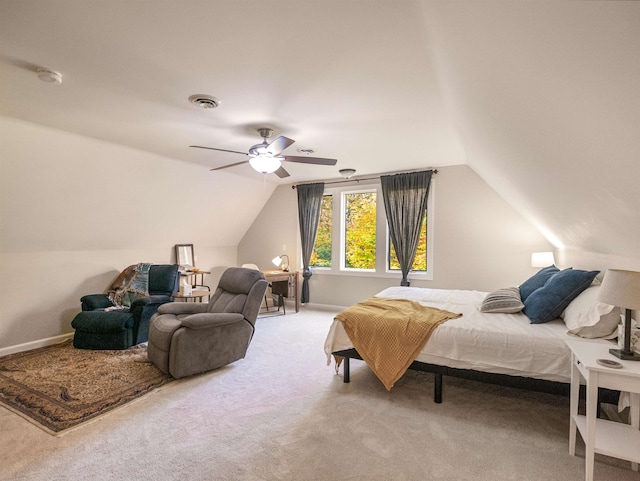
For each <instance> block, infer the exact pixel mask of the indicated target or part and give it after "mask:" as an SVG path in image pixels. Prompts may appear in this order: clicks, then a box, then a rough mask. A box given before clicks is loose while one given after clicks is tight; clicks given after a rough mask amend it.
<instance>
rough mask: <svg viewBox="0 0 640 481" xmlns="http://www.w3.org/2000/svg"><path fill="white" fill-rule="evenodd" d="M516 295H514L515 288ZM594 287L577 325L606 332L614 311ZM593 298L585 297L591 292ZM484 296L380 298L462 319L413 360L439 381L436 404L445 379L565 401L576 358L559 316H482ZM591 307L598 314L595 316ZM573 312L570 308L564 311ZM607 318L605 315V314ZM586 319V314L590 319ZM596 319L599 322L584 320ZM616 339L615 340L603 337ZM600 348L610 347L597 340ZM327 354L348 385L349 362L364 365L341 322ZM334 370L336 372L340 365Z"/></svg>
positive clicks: (401, 292) (439, 293)
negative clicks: (510, 388) (523, 390)
mask: <svg viewBox="0 0 640 481" xmlns="http://www.w3.org/2000/svg"><path fill="white" fill-rule="evenodd" d="M516 289H517V288H516ZM597 289H598V287H597V286H594V288H592V289H585V292H584V294H580V295H579V296H577V298H575V301H574V302H575V304H576V305H575V306H572V307H574V309H573V310H574V311H575V310H578V311H579V312H578V313H577V314H575V315H574V314H572V318H573V317H576V315H577V316H578V317H580V318H581V319H583V320H582V326H579V327H585V326H586V324H589V326H586V327H587V328H590V329H593V328H594V325H595V324H597V323H598V321H600V319H601V318H602V319H603V320H604V318H605V317H607V318H608V323H609V326H608V327H607V328H606V329H605V331H607V332H608V331H613V330H615V329H616V326H617V318H618V317H617V316H618V313H617V312H613V306H606V305H604V306H603V305H602V304H601V303H598V302H597V300H596V296H597ZM587 291H588V292H587ZM488 294H489V293H487V292H481V291H470V290H448V289H427V288H415V287H389V288H387V289H384V290H383V291H381V292H379V293H378V294H376V296H375V297H376V298H382V299H408V300H411V301H415V302H417V303H419V304H421V305H423V306H430V307H434V308H438V309H443V310H446V311H451V312H455V313H460V314H462V316H461V317H459V318H456V319H450V320H448V321H446V322H444V323H443V324H441V325H439V326H438V327H437V328H436V329H435V330H434V331H433V333H432V334H431V336H430V337H429V338H428V340H427V342H426V344H424V347H423V348H422V350H420V352H419V353H418V355H417V356H416V357H415V360H414V362H413V364H411V366H410V367H409V368H410V369H417V370H421V371H427V372H433V373H434V374H435V384H434V401H435V402H441V401H442V383H443V375H450V376H457V377H464V378H471V379H477V380H480V381H484V382H492V383H497V384H502V385H508V386H514V387H519V388H526V389H533V390H538V391H544V392H551V393H555V394H564V395H568V393H569V383H570V375H571V355H570V351H569V348H568V347H567V344H566V339H567V336H570V335H576V334H574V333H577V334H578V335H579V334H580V330H579V329H573V332H574V333H569V332H568V331H569V329H568V324H567V322H565V320H564V319H563V318H561V317H560V316H556V317H555V318H554V319H552V320H549V321H545V322H543V323H537V324H533V323H532V322H531V319H530V318H529V317H528V316H527V315H525V314H524V313H523V312H522V311H520V312H513V313H502V312H500V313H496V312H481V310H480V308H481V305H482V304H483V302H484V301H485V300H486V299H487V297H488ZM594 307H595V308H596V312H595V313H593V312H592V311H593V310H594ZM565 310H566V311H569V308H568V307H565V308H564V309H563V314H564V312H565ZM605 311H606V312H605ZM585 312H587V314H585ZM585 318H590V319H595V320H596V322H592V321H591V320H585ZM583 337H611V333H610V332H609V334H608V335H603V334H602V333H601V332H599V333H598V336H594V335H584V333H583ZM598 342H603V343H610V342H611V341H609V340H605V339H600V340H599V341H598ZM324 350H325V353H326V355H327V362H328V363H329V364H330V363H331V362H332V361H334V360H335V359H336V358H335V356H338V358H339V360H341V361H342V363H343V369H344V382H349V381H350V372H349V370H350V362H349V361H350V359H362V356H361V355H360V353H358V351H357V350H356V349H355V348H354V346H353V343H352V341H351V339H350V338H349V336H348V335H347V333H346V331H345V329H344V326H343V324H342V322H340V321H339V320H337V319H334V321H333V323H332V325H331V327H330V329H329V333H328V335H327V337H326V341H325V345H324ZM336 370H337V365H336Z"/></svg>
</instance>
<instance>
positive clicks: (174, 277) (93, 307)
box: [71, 264, 180, 349]
mask: <svg viewBox="0 0 640 481" xmlns="http://www.w3.org/2000/svg"><path fill="white" fill-rule="evenodd" d="M179 280H180V274H179V273H178V265H177V264H165V265H160V264H154V265H152V266H151V267H150V268H149V273H148V292H149V296H146V297H140V298H137V299H136V300H134V301H133V302H132V303H131V305H130V306H129V308H127V309H116V310H109V308H113V307H115V306H114V303H113V302H112V301H111V300H110V299H109V295H108V294H89V295H86V296H83V297H82V298H81V299H80V301H81V306H82V312H80V313H79V314H78V315H77V316H76V317H75V318H74V319H73V321H72V322H71V326H72V327H73V328H74V329H75V334H74V337H73V345H74V347H76V348H78V349H128V348H129V347H131V346H133V345H136V344H140V343H141V342H146V341H147V339H148V338H149V321H150V320H151V317H152V316H153V315H154V314H155V312H156V311H157V310H158V307H160V306H161V305H162V304H166V303H167V302H172V301H173V297H171V296H172V294H173V293H174V292H176V291H177V290H178V283H179Z"/></svg>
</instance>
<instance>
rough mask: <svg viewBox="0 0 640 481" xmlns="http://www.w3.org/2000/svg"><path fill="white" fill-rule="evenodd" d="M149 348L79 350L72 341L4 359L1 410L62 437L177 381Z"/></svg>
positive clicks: (0, 368) (0, 376)
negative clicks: (152, 356) (155, 361)
mask: <svg viewBox="0 0 640 481" xmlns="http://www.w3.org/2000/svg"><path fill="white" fill-rule="evenodd" d="M172 380H173V378H172V377H171V376H168V375H166V374H163V373H162V372H160V371H159V370H158V369H157V368H156V367H155V366H154V365H153V364H151V363H150V362H149V361H148V359H147V349H146V347H145V346H144V345H141V346H134V347H132V348H131V349H127V350H122V351H92V350H85V349H75V348H74V347H73V345H72V341H71V340H69V341H67V342H64V343H61V344H57V345H54V346H49V347H45V348H40V349H34V350H32V351H26V352H21V353H16V354H12V355H9V356H4V357H1V358H0V405H2V406H4V407H6V408H8V409H10V410H12V411H14V412H15V413H17V414H20V415H21V416H23V417H24V418H25V419H27V420H29V421H31V422H33V423H34V424H36V425H37V426H39V427H41V428H42V429H44V430H45V431H47V432H49V433H52V434H62V433H64V432H65V431H67V430H69V429H72V428H75V427H78V426H80V425H81V424H83V423H86V422H89V421H91V420H94V419H96V418H97V417H99V416H101V415H103V414H105V413H107V412H109V411H111V410H113V409H115V408H118V407H120V406H123V405H124V404H126V403H129V402H131V401H133V400H135V399H138V398H140V397H141V396H143V395H145V394H147V393H149V392H151V391H152V390H154V389H156V388H158V387H160V386H162V385H163V384H166V383H168V382H170V381H172Z"/></svg>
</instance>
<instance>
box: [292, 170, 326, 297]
mask: <svg viewBox="0 0 640 481" xmlns="http://www.w3.org/2000/svg"><path fill="white" fill-rule="evenodd" d="M296 189H297V191H298V222H299V224H300V240H301V244H302V264H303V271H302V296H301V298H300V302H302V303H303V304H305V303H307V302H309V279H310V278H311V276H312V272H311V269H310V268H309V261H310V260H311V254H312V253H313V248H314V246H315V243H316V234H317V233H318V221H319V219H320V208H321V207H322V196H323V195H324V182H318V183H315V184H303V185H298V186H296Z"/></svg>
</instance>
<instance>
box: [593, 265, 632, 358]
mask: <svg viewBox="0 0 640 481" xmlns="http://www.w3.org/2000/svg"><path fill="white" fill-rule="evenodd" d="M598 300H600V301H602V302H604V303H605V304H611V305H613V306H619V307H620V308H623V309H624V310H625V313H624V346H623V348H622V349H609V352H610V353H611V354H613V355H614V356H616V357H617V358H620V359H624V360H625V361H640V355H639V354H636V353H635V352H634V351H633V350H632V349H631V311H632V310H640V272H635V271H623V270H619V269H608V270H607V272H606V274H605V275H604V280H603V281H602V287H600V293H599V294H598Z"/></svg>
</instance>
